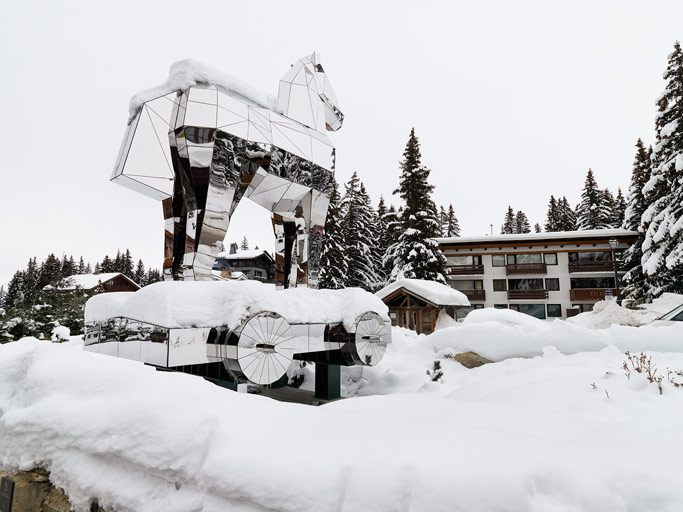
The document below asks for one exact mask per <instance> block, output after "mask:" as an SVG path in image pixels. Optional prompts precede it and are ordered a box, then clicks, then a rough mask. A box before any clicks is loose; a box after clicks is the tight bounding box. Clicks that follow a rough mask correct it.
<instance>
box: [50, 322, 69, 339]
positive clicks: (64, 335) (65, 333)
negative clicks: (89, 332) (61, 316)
mask: <svg viewBox="0 0 683 512" xmlns="http://www.w3.org/2000/svg"><path fill="white" fill-rule="evenodd" d="M51 339H52V341H53V342H57V343H62V342H65V341H69V340H70V339H71V329H69V328H68V327H66V326H64V325H57V326H55V328H54V329H52V337H51Z"/></svg>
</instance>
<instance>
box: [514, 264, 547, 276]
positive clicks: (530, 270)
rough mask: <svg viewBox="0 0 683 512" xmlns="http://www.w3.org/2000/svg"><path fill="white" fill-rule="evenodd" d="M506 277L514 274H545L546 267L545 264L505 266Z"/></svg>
mask: <svg viewBox="0 0 683 512" xmlns="http://www.w3.org/2000/svg"><path fill="white" fill-rule="evenodd" d="M505 273H506V274H507V275H514V274H547V273H548V267H547V266H546V264H545V263H516V264H509V265H506V266H505Z"/></svg>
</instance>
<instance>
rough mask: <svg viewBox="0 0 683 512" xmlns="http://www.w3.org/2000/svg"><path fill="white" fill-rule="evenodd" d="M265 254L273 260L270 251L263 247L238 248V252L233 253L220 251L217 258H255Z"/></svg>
mask: <svg viewBox="0 0 683 512" xmlns="http://www.w3.org/2000/svg"><path fill="white" fill-rule="evenodd" d="M264 254H265V255H266V256H267V257H268V258H270V259H271V260H272V259H273V257H272V256H271V255H270V253H269V252H268V251H265V250H263V249H238V250H237V252H235V253H233V254H231V253H230V252H228V251H223V252H219V253H218V254H217V255H216V258H222V259H225V260H253V259H256V258H258V257H259V256H262V255H264Z"/></svg>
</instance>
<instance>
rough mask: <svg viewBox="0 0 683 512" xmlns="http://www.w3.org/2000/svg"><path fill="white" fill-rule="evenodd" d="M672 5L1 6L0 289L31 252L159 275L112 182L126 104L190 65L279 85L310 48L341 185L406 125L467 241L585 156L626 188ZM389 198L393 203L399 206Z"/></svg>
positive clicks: (577, 184)
mask: <svg viewBox="0 0 683 512" xmlns="http://www.w3.org/2000/svg"><path fill="white" fill-rule="evenodd" d="M682 20H683V2H681V1H680V0H677V1H676V0H674V1H657V2H642V1H641V2H631V1H595V0H593V1H576V0H573V1H566V2H549V1H539V2H525V1H514V2H510V1H499V2H485V1H482V2H430V1H425V0H422V1H419V2H415V1H410V2H396V1H392V2H388V1H387V2H369V1H363V2H354V1H345V2H336V3H335V2H321V1H312V2H298V1H293V0H292V1H273V2H261V1H252V0H245V1H240V2H235V1H232V2H227V1H220V2H212V1H203V2H190V1H184V2H176V1H171V0H165V1H163V2H148V1H140V0H138V1H135V2H125V1H117V2H107V3H103V2H92V1H87V2H45V3H42V2H36V1H14V2H6V3H5V5H4V6H3V9H2V10H0V77H1V78H0V98H2V121H1V122H0V144H1V146H0V147H1V149H2V156H1V160H0V231H1V235H2V236H1V238H0V240H1V241H0V283H2V282H6V281H7V280H8V279H9V277H10V276H11V274H12V273H14V271H15V270H16V269H17V268H19V267H20V266H22V267H23V266H24V265H25V263H26V261H27V260H28V259H29V258H30V257H32V256H38V258H39V259H42V258H44V257H46V256H47V255H48V254H49V253H50V252H54V253H56V254H57V255H60V256H61V255H62V254H63V253H64V252H66V253H69V254H71V253H73V254H75V255H80V254H83V255H84V256H85V257H86V258H87V259H89V260H90V261H93V262H94V261H96V260H98V259H101V258H102V257H103V256H104V254H106V253H112V252H115V251H116V249H117V248H122V249H125V248H126V247H128V248H130V249H131V251H132V252H133V255H134V256H135V257H142V259H143V260H144V261H145V263H147V264H148V265H152V266H155V267H159V266H160V264H161V258H162V243H163V233H162V229H163V224H162V215H161V207H160V205H159V204H158V203H157V202H155V201H153V200H151V199H148V198H147V197H144V196H142V195H139V194H136V193H135V192H133V191H130V190H128V189H125V188H122V187H120V186H118V185H115V184H113V183H110V182H109V177H110V174H111V170H112V167H113V164H114V160H115V157H116V154H117V151H118V149H119V145H120V143H121V138H122V136H123V133H124V129H125V123H126V118H127V112H128V100H129V98H130V96H132V95H133V94H134V93H135V92H136V91H138V90H141V89H147V88H149V87H152V86H155V85H157V84H159V83H161V82H163V81H164V80H165V78H166V76H167V72H168V68H169V66H170V65H171V64H172V63H173V62H174V61H176V60H179V59H183V58H195V59H198V60H200V61H203V62H205V63H207V64H210V65H212V66H214V67H217V68H220V69H222V70H224V71H226V72H228V73H231V74H233V75H235V76H237V77H239V78H242V79H243V80H245V81H246V82H248V83H251V84H252V85H254V86H256V87H257V88H259V89H261V90H263V91H266V92H270V93H272V94H276V93H277V85H278V80H279V79H280V77H281V76H282V75H283V74H284V73H285V71H287V69H288V68H289V66H290V64H292V63H293V62H294V61H296V59H297V58H299V57H301V56H303V55H306V54H310V53H311V52H312V51H314V50H315V51H317V52H319V53H320V54H321V57H322V62H323V65H324V66H325V70H326V72H327V74H328V76H329V78H330V80H331V83H332V85H333V87H334V89H335V91H336V93H337V96H338V98H339V102H340V104H341V106H342V109H343V112H344V114H345V115H346V118H345V122H344V126H343V128H342V129H341V130H340V131H339V132H337V133H332V134H331V138H332V140H333V141H334V143H335V144H336V146H337V178H338V180H340V181H345V180H347V179H348V178H349V176H350V175H351V173H352V172H353V171H358V173H359V174H360V176H361V179H362V180H363V181H364V182H365V184H366V186H367V188H368V190H369V191H370V193H371V195H372V197H373V200H374V201H375V203H376V202H377V200H378V199H379V196H380V194H383V195H384V197H385V198H386V199H389V200H390V201H391V200H392V198H391V191H392V190H393V189H394V188H395V186H396V184H397V179H398V162H399V160H400V159H401V154H402V152H403V149H404V146H405V143H406V140H407V136H408V132H409V130H410V128H411V126H414V127H415V129H416V132H417V135H418V137H419V138H420V141H421V143H422V155H423V162H424V164H426V165H427V166H429V167H430V168H431V169H432V174H431V181H432V183H433V184H434V185H435V186H436V191H435V196H434V199H435V200H436V202H437V203H443V204H448V203H453V205H454V207H455V209H456V213H457V215H458V218H459V219H460V224H461V226H462V230H463V234H467V235H479V234H484V233H487V232H488V231H489V225H490V224H493V225H494V229H495V230H498V229H499V228H500V223H501V222H502V219H503V214H504V212H505V210H506V208H507V205H508V204H510V205H512V207H513V208H515V209H523V210H524V211H525V212H526V213H527V214H528V216H529V218H530V220H531V222H532V224H533V223H535V222H540V223H541V224H542V223H543V220H544V217H545V211H546V204H547V200H548V197H549V196H550V194H556V195H566V196H567V197H568V198H569V200H570V201H571V202H572V203H574V202H575V201H576V200H577V199H578V197H579V194H580V189H581V186H582V184H583V179H584V176H585V173H586V170H587V169H588V167H592V168H593V170H594V171H595V172H596V176H597V179H598V183H599V185H600V186H601V187H610V188H612V189H614V190H616V188H617V187H622V188H625V187H627V185H628V180H629V174H630V169H631V163H632V160H633V154H634V150H633V144H634V142H635V140H636V138H637V137H639V136H640V137H643V138H644V139H645V140H646V142H651V141H652V139H653V126H654V112H655V110H654V108H655V107H654V100H655V98H656V97H657V96H658V95H659V93H660V92H661V90H662V89H663V81H662V78H661V75H662V72H663V70H664V68H665V65H666V58H667V55H668V54H669V53H670V51H671V49H672V45H673V42H674V40H676V39H683V21H682ZM394 201H395V199H394ZM243 235H246V236H247V237H248V238H249V240H250V242H251V243H252V245H254V244H259V245H260V246H261V247H265V248H270V247H272V240H271V237H272V235H271V228H270V224H269V215H268V213H267V212H264V211H261V210H260V209H259V208H258V207H256V206H254V205H248V204H246V203H245V204H244V205H240V208H239V209H238V211H237V213H236V216H235V218H234V222H233V225H231V229H230V232H229V234H228V239H229V240H235V239H241V238H242V236H243Z"/></svg>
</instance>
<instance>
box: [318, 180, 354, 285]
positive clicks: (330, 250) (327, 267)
mask: <svg viewBox="0 0 683 512" xmlns="http://www.w3.org/2000/svg"><path fill="white" fill-rule="evenodd" d="M340 202H341V198H340V197H339V186H338V185H337V180H334V181H333V183H332V193H331V194H330V206H329V208H328V210H327V219H326V220H325V235H324V237H323V247H322V253H321V255H320V270H319V272H318V288H330V289H338V288H344V286H345V285H346V277H347V274H348V269H349V262H348V259H347V255H346V252H345V251H344V233H343V225H342V222H343V219H342V211H341V204H340Z"/></svg>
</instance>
